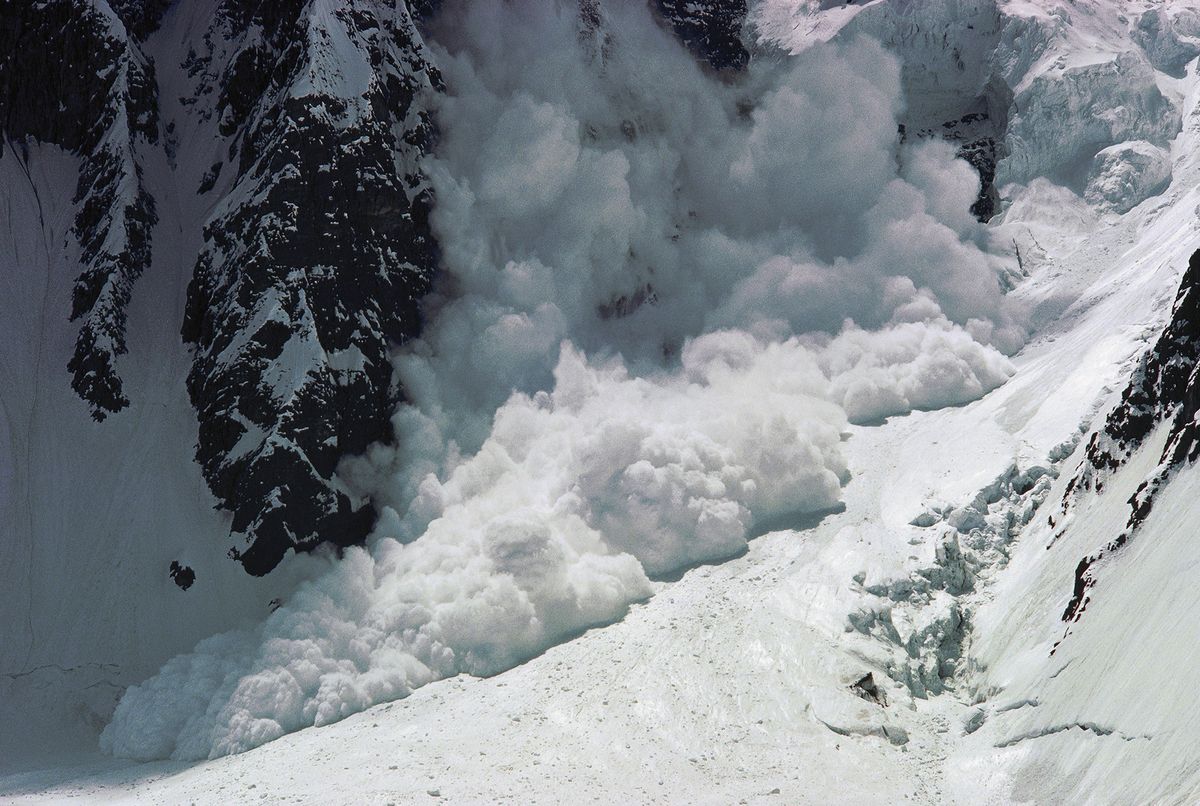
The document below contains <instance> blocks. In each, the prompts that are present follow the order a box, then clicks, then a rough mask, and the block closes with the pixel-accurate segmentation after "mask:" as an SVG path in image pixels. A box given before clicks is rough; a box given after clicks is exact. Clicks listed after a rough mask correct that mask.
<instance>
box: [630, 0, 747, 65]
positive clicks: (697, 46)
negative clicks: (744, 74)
mask: <svg viewBox="0 0 1200 806" xmlns="http://www.w3.org/2000/svg"><path fill="white" fill-rule="evenodd" d="M653 5H654V8H655V9H656V10H657V11H658V13H659V14H660V15H661V16H662V18H663V19H664V20H666V21H667V22H668V23H670V25H671V27H672V28H673V29H674V31H675V35H676V36H678V37H679V39H680V40H681V41H682V42H683V44H685V45H686V46H687V47H688V50H690V51H691V52H692V53H693V54H695V56H696V58H698V59H700V60H701V61H704V62H706V63H708V65H709V66H711V67H712V68H713V69H714V70H733V71H737V70H742V69H744V68H745V67H746V65H747V64H748V63H749V61H750V54H749V52H747V50H746V47H745V45H743V44H742V36H741V34H742V23H743V22H745V19H746V0H654V4H653Z"/></svg>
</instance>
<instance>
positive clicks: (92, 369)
mask: <svg viewBox="0 0 1200 806" xmlns="http://www.w3.org/2000/svg"><path fill="white" fill-rule="evenodd" d="M163 5H164V4H163V3H162V2H160V0H153V2H134V0H127V2H122V3H115V4H114V5H112V6H110V5H109V4H108V3H106V2H104V0H87V1H86V2H84V1H81V0H52V1H51V2H48V3H38V4H34V3H17V4H15V8H9V9H6V11H5V25H3V26H0V121H2V125H3V131H4V140H5V143H6V144H7V147H9V148H23V147H24V145H25V144H26V143H28V142H40V143H48V144H53V145H57V146H60V147H61V148H63V149H65V150H67V151H70V152H73V153H75V154H77V155H78V156H79V159H80V163H79V164H80V170H79V181H78V184H77V185H76V188H75V194H74V199H73V201H74V203H75V205H76V214H75V223H74V228H73V233H72V234H73V235H74V237H75V239H76V241H77V244H78V250H79V251H78V260H79V265H80V272H79V276H78V278H77V279H76V281H75V287H74V291H73V294H72V300H71V320H72V321H73V322H78V323H79V335H78V338H77V341H76V346H75V352H74V355H73V356H72V357H71V360H70V362H69V365H68V367H69V369H70V372H71V376H72V378H71V385H72V386H73V387H74V389H75V391H76V392H78V393H79V395H80V397H82V398H83V399H84V400H85V401H86V402H87V403H88V405H89V407H90V408H91V411H92V416H93V417H94V418H95V419H97V420H103V419H104V418H105V417H106V416H107V415H108V414H111V413H113V412H116V411H120V410H121V409H122V408H124V407H125V406H127V405H128V404H129V401H128V399H127V398H126V396H125V393H124V391H123V389H122V384H121V379H120V376H119V375H118V374H117V370H116V359H117V356H120V355H122V354H123V353H125V352H126V351H127V349H128V347H127V345H126V341H125V331H126V318H127V314H126V309H127V306H128V304H129V298H130V294H131V292H132V289H133V284H134V283H135V282H136V281H137V279H138V277H139V276H140V275H141V274H142V272H143V271H144V270H145V269H146V268H147V266H148V265H149V263H150V249H151V243H150V240H151V238H150V235H151V229H152V228H153V227H154V224H155V223H156V221H157V214H156V212H155V203H154V199H153V198H152V197H151V195H150V193H149V192H148V191H147V190H146V187H145V184H144V181H143V175H142V174H143V167H142V163H141V159H142V156H141V152H142V151H143V149H146V148H149V147H152V146H154V145H155V144H157V143H158V141H159V131H158V116H157V99H156V85H155V79H154V66H153V64H152V63H151V62H150V61H149V60H148V59H147V58H146V56H145V55H144V54H143V53H142V51H141V48H140V37H141V36H142V35H144V34H145V33H146V32H147V31H149V30H150V29H152V28H153V27H154V25H155V24H156V22H157V19H158V17H159V15H160V14H161V13H162V7H163ZM10 14H11V15H12V16H9V15H10ZM0 147H2V146H0Z"/></svg>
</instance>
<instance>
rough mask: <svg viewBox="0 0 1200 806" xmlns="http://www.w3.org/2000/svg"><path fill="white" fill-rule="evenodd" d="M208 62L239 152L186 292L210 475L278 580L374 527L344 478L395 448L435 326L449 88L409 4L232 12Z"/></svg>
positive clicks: (214, 180) (198, 68)
mask: <svg viewBox="0 0 1200 806" xmlns="http://www.w3.org/2000/svg"><path fill="white" fill-rule="evenodd" d="M230 43H233V46H232V47H230ZM201 48H202V49H200V50H192V51H190V52H189V54H188V64H189V72H190V74H191V77H192V78H193V80H194V81H195V95H194V96H193V97H199V98H203V97H205V96H206V95H210V94H211V95H212V96H214V97H215V99H216V100H215V104H214V105H213V106H212V107H211V108H207V107H204V106H199V107H198V112H196V114H198V115H201V116H204V117H208V118H210V119H212V120H214V121H215V122H216V127H217V131H218V132H219V134H220V136H221V137H223V138H224V139H225V141H226V142H227V143H228V150H227V152H226V155H225V161H218V162H216V163H214V164H213V165H212V166H211V167H210V168H209V171H208V173H207V174H206V177H205V179H204V183H205V185H207V186H209V187H212V186H215V185H217V184H218V183H219V184H220V186H221V187H223V188H225V191H224V193H223V195H222V196H221V198H220V200H219V201H218V202H217V203H216V206H215V208H214V212H213V215H212V217H211V218H210V219H209V221H208V222H207V223H206V224H205V228H204V247H203V249H202V251H201V253H200V256H199V259H198V260H197V263H196V270H195V274H194V276H193V279H192V281H191V283H190V285H189V287H188V304H187V313H186V318H185V320H184V322H183V328H182V333H183V337H184V338H185V340H186V341H188V342H189V343H191V344H193V345H195V347H196V353H195V363H194V365H193V367H192V371H191V373H190V374H189V376H188V389H189V391H190V392H191V396H192V401H193V403H194V404H195V406H196V410H197V412H198V416H199V421H200V442H199V446H198V449H197V460H198V461H199V462H200V464H201V466H202V467H203V468H204V474H205V478H206V479H207V480H208V482H209V485H210V486H211V488H212V490H213V492H214V493H215V494H216V495H217V497H218V498H219V499H220V501H221V503H222V505H223V506H224V507H226V508H227V509H229V510H231V511H232V512H233V514H234V518H233V529H234V531H235V532H237V533H240V534H242V535H244V538H245V542H246V544H247V547H246V548H245V549H240V548H235V549H234V550H233V551H232V552H231V554H232V556H234V557H235V558H237V559H239V560H241V562H242V563H243V565H245V567H246V569H247V570H248V571H249V572H250V573H252V574H264V573H266V572H268V571H270V570H271V569H272V568H274V567H275V566H276V565H277V564H278V563H279V561H280V560H281V559H282V558H283V556H284V554H285V553H286V552H287V551H288V550H289V549H298V550H304V549H309V548H312V547H314V546H315V545H317V544H319V543H320V542H322V541H330V542H333V543H335V544H337V545H349V544H352V543H356V542H359V541H360V540H361V539H362V538H363V536H364V535H365V534H366V531H367V529H368V528H369V527H370V524H371V521H372V516H371V514H370V510H369V509H367V510H363V509H361V508H360V507H358V506H357V505H356V503H354V502H352V501H351V500H350V498H349V497H348V496H347V494H346V492H345V491H344V490H343V489H342V488H340V486H339V485H338V483H337V482H336V481H335V478H334V476H335V468H336V465H337V461H338V459H339V458H340V457H341V456H343V455H346V454H348V453H359V452H361V451H362V450H364V449H365V448H366V447H367V445H369V444H370V443H371V442H374V441H387V440H388V439H389V428H388V418H389V416H390V414H391V412H392V410H393V409H394V408H395V405H396V403H397V401H398V399H399V396H400V390H399V388H398V386H397V384H396V382H395V381H394V380H393V379H392V368H391V365H390V364H389V363H388V350H389V348H390V347H392V346H394V345H396V344H399V343H401V342H403V341H405V340H406V339H408V338H409V337H411V336H413V335H414V334H415V333H416V332H417V331H418V329H419V327H420V314H419V301H420V299H421V297H422V296H423V295H424V294H425V292H426V291H427V290H428V288H429V283H430V280H431V278H432V275H433V271H434V267H435V263H436V260H437V251H436V248H435V245H434V242H433V239H432V236H431V235H430V233H429V228H428V222H427V216H428V210H429V205H430V198H429V192H428V190H426V188H425V187H424V182H423V179H422V178H421V176H420V173H419V171H418V169H417V162H418V160H419V159H420V158H421V156H422V155H423V154H424V153H425V152H426V151H427V150H428V148H429V146H430V144H431V142H432V136H433V125H432V120H431V118H430V115H429V112H428V110H427V108H426V106H425V104H426V102H427V100H426V96H427V94H428V93H431V92H434V91H436V87H437V85H438V82H439V79H438V76H437V72H436V70H435V69H433V68H432V67H431V65H429V63H428V62H427V61H426V59H425V57H424V54H423V48H422V44H421V39H420V35H419V34H418V33H417V30H416V26H415V24H414V22H413V19H412V16H411V15H410V14H409V12H408V10H407V9H406V8H405V7H404V6H403V5H400V6H398V7H397V6H391V5H388V4H382V3H378V4H377V3H362V4H358V5H343V4H338V3H324V2H294V3H279V4H271V5H270V6H259V5H256V4H244V3H238V2H226V3H223V4H222V5H221V6H220V7H219V8H218V9H217V11H216V13H215V15H214V17H213V22H212V24H211V26H210V28H209V29H208V31H207V32H206V33H205V34H204V36H203V39H202V42H201ZM193 108H197V107H193ZM204 189H205V188H204V187H202V188H201V190H204Z"/></svg>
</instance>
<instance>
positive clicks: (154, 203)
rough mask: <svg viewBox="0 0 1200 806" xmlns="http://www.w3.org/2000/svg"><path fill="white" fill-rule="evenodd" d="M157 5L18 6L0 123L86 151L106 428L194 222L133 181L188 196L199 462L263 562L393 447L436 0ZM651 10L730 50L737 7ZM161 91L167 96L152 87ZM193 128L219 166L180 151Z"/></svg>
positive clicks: (351, 521) (717, 54) (86, 375)
mask: <svg viewBox="0 0 1200 806" xmlns="http://www.w3.org/2000/svg"><path fill="white" fill-rule="evenodd" d="M167 5H168V4H167V3H166V2H165V1H164V0H153V1H152V2H135V1H134V0H129V1H128V2H122V3H112V4H111V5H110V4H109V3H106V2H105V0H91V1H90V2H73V1H71V0H60V1H58V2H51V3H46V4H22V5H21V6H20V8H19V14H18V15H17V17H16V18H15V22H16V24H15V25H6V26H5V27H4V30H3V32H0V44H2V45H3V46H4V49H5V52H4V56H3V57H0V58H2V59H3V62H0V82H2V84H0V88H2V90H0V117H2V119H3V121H4V131H5V135H6V142H7V143H8V147H10V148H11V147H15V148H25V147H26V144H28V143H33V142H38V143H47V144H54V145H57V146H60V147H62V148H63V149H65V150H67V151H69V152H72V153H75V154H78V155H80V157H81V161H80V168H79V177H78V182H77V184H76V186H75V188H74V195H73V198H72V201H73V203H74V204H75V205H76V212H75V221H74V226H73V228H72V231H71V241H72V248H73V249H77V250H78V262H79V265H80V273H79V276H78V279H77V280H76V282H75V285H74V289H73V293H72V307H71V314H70V317H71V320H72V321H73V322H76V323H77V326H78V336H77V340H76V346H75V350H74V353H73V355H72V357H71V359H70V362H69V370H70V372H71V384H72V386H73V388H74V389H75V391H76V392H77V393H78V394H79V395H80V397H82V398H83V399H84V400H85V401H86V402H87V404H88V405H89V408H90V410H91V412H92V416H93V417H94V418H95V419H96V420H98V421H99V420H103V419H104V418H105V417H106V416H108V415H110V414H112V413H114V412H118V411H121V410H122V409H124V408H126V407H128V405H129V398H128V396H127V393H126V391H125V387H124V384H123V381H122V375H121V366H120V365H121V362H120V357H121V356H123V355H125V354H126V353H128V352H129V351H130V349H131V347H132V349H133V350H134V351H136V350H137V345H130V344H128V343H127V339H126V329H127V328H126V321H127V309H128V306H129V303H130V298H131V295H132V292H133V288H134V285H135V283H137V281H138V279H139V277H141V275H142V274H143V273H144V272H145V271H146V270H147V269H148V267H149V265H150V262H151V257H152V253H153V250H154V249H155V243H154V231H155V227H156V225H157V224H158V223H159V220H160V217H161V216H164V215H166V216H168V218H170V220H169V221H165V222H164V224H165V225H166V226H167V227H168V228H171V229H175V228H177V229H179V230H195V228H196V227H197V225H198V224H199V223H201V222H197V221H195V220H176V219H177V214H175V213H174V212H173V211H163V210H162V209H161V208H162V207H163V205H162V203H161V200H156V199H155V197H154V195H153V194H152V192H151V190H150V189H149V188H148V186H147V181H146V174H147V172H148V171H151V170H159V171H161V170H162V169H163V167H165V169H166V171H167V175H166V177H162V178H160V182H161V181H165V182H167V183H168V184H171V185H174V186H181V187H179V192H181V193H183V194H185V195H187V194H194V195H195V196H196V197H197V198H199V199H202V200H203V202H204V206H205V208H206V209H207V210H208V213H207V217H206V219H205V220H204V221H203V222H202V224H203V226H202V227H201V229H200V235H199V237H200V244H201V245H200V248H199V253H198V255H196V256H195V257H194V261H195V263H194V267H193V269H192V270H191V280H190V282H189V283H188V286H187V306H186V311H185V315H184V319H183V321H182V322H181V323H180V331H181V334H182V338H183V339H184V341H185V342H186V343H188V344H189V345H192V347H193V350H194V352H193V356H194V358H193V364H192V367H191V370H190V372H189V373H188V390H189V393H190V396H191V400H192V403H193V406H194V407H195V410H196V415H197V420H198V422H199V427H200V431H199V438H198V444H197V448H196V460H197V462H198V463H199V464H200V466H201V468H202V469H203V473H204V478H205V479H206V481H207V482H208V485H209V488H210V489H211V490H212V492H213V494H214V495H215V496H216V497H217V499H218V502H219V504H220V506H221V507H222V508H224V509H226V510H228V511H229V512H231V513H232V515H233V520H232V524H231V528H232V531H233V533H234V534H235V545H234V546H233V547H232V548H231V550H230V555H231V556H232V557H234V558H235V559H237V560H239V561H241V563H242V564H243V565H244V566H245V568H246V570H247V571H249V572H250V573H252V574H255V575H261V574H265V573H267V572H268V571H270V570H271V569H272V568H274V567H275V566H276V565H278V563H279V562H280V560H281V559H282V558H283V557H284V555H285V554H286V553H287V552H288V551H289V550H292V549H295V550H308V549H312V548H314V547H315V546H317V545H320V544H322V543H333V544H335V545H339V546H345V545H351V544H354V543H358V542H360V541H361V540H362V539H363V537H364V536H365V535H366V533H367V531H368V529H369V528H370V526H371V523H372V521H373V518H374V515H373V512H372V511H371V509H370V508H369V507H367V506H364V504H363V502H361V501H359V500H356V499H354V498H353V497H352V496H351V495H350V494H349V493H348V491H347V490H346V489H345V487H344V486H343V485H342V484H341V483H340V482H339V481H338V480H337V478H336V466H337V463H338V461H339V460H340V458H341V457H343V456H346V455H350V454H356V453H360V452H362V451H363V450H364V449H365V448H366V447H367V446H368V445H370V444H371V443H373V442H387V441H389V440H390V439H391V429H390V425H389V418H390V416H391V413H392V412H393V411H394V409H395V406H396V404H397V402H398V401H399V400H400V398H401V395H402V390H401V389H400V388H399V386H398V384H397V382H396V380H395V379H394V378H393V371H392V367H391V365H390V364H389V362H388V353H389V350H390V349H392V348H393V347H394V346H396V345H398V344H401V343H403V342H404V341H406V340H407V339H409V338H411V337H413V336H414V335H416V334H417V333H418V332H419V330H420V322H421V317H420V304H419V303H420V300H421V298H422V297H423V296H424V295H425V293H426V292H427V291H428V290H429V288H430V283H431V280H432V277H433V274H434V271H435V268H436V263H437V246H436V244H435V243H434V240H433V237H432V235H431V233H430V230H429V224H428V213H429V209H430V206H431V201H432V200H431V196H430V192H429V190H428V188H427V187H426V184H425V181H424V179H423V178H422V177H421V175H420V171H419V168H418V163H419V161H420V159H421V157H422V156H423V155H424V154H426V153H427V152H428V150H429V149H430V147H431V146H432V143H433V141H434V136H435V129H434V124H433V119H432V115H431V106H430V105H431V102H432V98H433V96H434V95H435V94H436V93H437V92H438V90H439V87H440V77H439V75H438V72H437V69H436V67H434V66H433V65H432V64H430V62H429V60H428V57H427V55H426V51H425V48H424V46H423V43H422V40H421V34H420V33H419V32H418V29H417V25H416V20H417V19H420V18H421V17H428V16H430V15H432V14H433V13H434V12H435V11H436V10H437V9H436V7H437V5H438V4H437V3H433V2H424V3H417V4H415V5H414V6H413V10H411V11H410V9H409V7H408V6H407V5H406V4H404V3H398V4H393V3H385V2H357V3H352V4H343V3H333V2H327V1H326V0H307V1H302V0H293V1H290V2H284V3H272V4H269V5H266V6H263V5H261V4H256V3H247V2H242V0H223V1H222V2H219V3H216V4H214V5H212V6H211V7H209V8H201V9H196V8H193V9H189V10H187V11H186V12H185V11H184V10H181V9H175V10H173V11H172V19H174V18H177V17H183V16H188V15H190V19H191V21H190V22H189V23H188V25H186V26H185V27H184V30H182V31H179V32H176V31H175V30H174V28H178V27H180V26H179V25H178V24H174V23H173V26H174V28H173V30H172V31H171V32H170V34H171V35H174V34H175V33H178V34H179V36H178V37H176V41H171V42H168V41H166V40H167V38H168V34H167V33H159V34H158V35H157V36H153V35H154V32H155V31H156V30H157V29H158V27H159V24H160V21H161V19H162V17H163V14H164V12H165V10H166V8H167ZM658 7H659V8H658V10H659V13H660V14H661V15H662V18H663V21H664V24H667V25H669V26H670V27H672V28H673V29H674V30H675V31H676V32H677V33H678V35H679V36H680V38H681V39H682V40H683V41H684V42H685V43H687V44H688V46H689V47H691V48H692V49H693V50H694V52H695V53H696V55H697V57H698V58H700V59H702V60H705V61H707V62H708V63H709V64H711V65H712V66H713V68H714V69H718V70H725V69H740V68H742V67H744V66H745V64H746V62H747V60H748V54H747V52H746V50H745V48H744V47H743V46H742V44H741V40H740V38H739V34H740V28H741V24H742V21H743V19H744V17H745V13H746V8H745V4H744V3H734V4H725V3H708V4H704V3H701V4H696V3H686V4H684V3H672V2H666V1H665V0H664V1H663V2H660V3H659V4H658ZM581 13H582V14H584V15H585V16H586V15H587V13H588V10H587V4H584V5H583V6H581ZM152 36H153V39H154V41H153V42H150V43H149V45H147V42H146V40H147V38H148V37H152ZM34 42H36V43H38V49H37V50H38V51H39V54H38V56H37V57H31V56H29V53H30V51H31V48H30V47H29V43H34ZM156 62H157V64H156ZM156 67H157V69H158V70H159V71H160V72H161V71H165V72H166V73H167V74H169V75H170V76H172V77H173V79H172V80H171V81H169V82H166V83H164V81H159V79H158V77H156ZM168 83H169V85H170V90H169V92H171V93H175V94H176V95H177V96H178V97H162V98H160V92H165V91H167V89H166V87H167V84H168ZM185 132H191V133H193V134H192V138H191V140H192V142H196V141H204V140H206V139H207V141H208V142H207V143H206V144H205V145H204V147H203V148H202V149H200V150H199V151H203V153H205V154H211V155H212V160H211V162H209V161H207V160H205V161H204V162H203V163H202V164H200V163H197V160H198V159H200V157H199V156H198V155H197V154H192V153H186V154H181V153H179V148H180V145H179V141H180V137H181V136H182V135H183V134H184V133H185ZM197 132H203V133H204V136H197V135H196V134H195V133H197ZM151 166H153V167H151ZM198 167H200V168H202V170H203V175H202V176H199V177H197V176H196V175H195V174H196V171H197V168H198ZM178 258H179V259H183V260H187V259H189V256H187V255H182V256H178ZM131 360H134V361H136V360H139V357H137V356H134V357H133V358H132V359H131Z"/></svg>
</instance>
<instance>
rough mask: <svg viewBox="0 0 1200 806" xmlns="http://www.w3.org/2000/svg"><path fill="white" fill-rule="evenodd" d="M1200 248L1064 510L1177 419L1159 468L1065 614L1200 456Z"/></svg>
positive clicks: (1078, 581)
mask: <svg viewBox="0 0 1200 806" xmlns="http://www.w3.org/2000/svg"><path fill="white" fill-rule="evenodd" d="M1198 364H1200V250H1197V251H1196V252H1195V253H1193V254H1192V257H1191V260H1190V261H1189V263H1188V268H1187V271H1186V272H1185V273H1184V275H1183V279H1182V281H1181V282H1180V284H1179V292H1178V294H1177V295H1176V297H1175V305H1174V308H1173V309H1172V311H1171V321H1170V323H1169V324H1168V325H1167V327H1166V328H1165V329H1164V330H1163V332H1162V335H1160V336H1159V338H1158V341H1156V342H1155V344H1154V346H1153V347H1152V348H1151V349H1150V350H1149V351H1148V352H1147V353H1146V355H1145V356H1144V357H1143V358H1142V360H1141V363H1140V364H1139V366H1138V368H1137V369H1136V370H1135V371H1134V373H1133V377H1132V378H1131V379H1130V381H1129V385H1128V386H1127V387H1126V389H1125V392H1124V393H1123V394H1122V396H1121V402H1120V403H1119V404H1118V405H1117V406H1116V408H1114V409H1113V410H1112V412H1111V413H1110V414H1109V415H1108V418H1107V420H1106V421H1105V423H1104V428H1103V429H1101V430H1100V431H1098V432H1096V433H1095V434H1093V435H1092V438H1091V441H1090V442H1089V443H1088V446H1087V457H1086V459H1085V460H1084V462H1083V465H1082V466H1081V467H1080V470H1079V472H1078V474H1077V475H1076V476H1075V478H1073V479H1072V480H1071V483H1070V484H1069V485H1068V487H1067V491H1066V495H1065V496H1064V499H1063V509H1064V511H1065V510H1066V509H1067V508H1069V506H1070V505H1071V503H1072V501H1073V500H1074V498H1075V497H1077V496H1078V495H1079V494H1080V493H1081V492H1082V491H1084V490H1094V491H1096V492H1100V491H1101V490H1102V489H1103V488H1104V483H1105V481H1106V479H1107V478H1108V477H1109V476H1110V475H1111V474H1112V473H1113V472H1114V471H1116V470H1117V469H1118V468H1120V467H1122V466H1123V465H1124V464H1125V463H1126V462H1127V461H1129V458H1130V457H1131V456H1132V455H1133V453H1134V452H1135V451H1137V450H1138V449H1139V448H1141V447H1142V445H1143V444H1144V443H1145V441H1146V439H1147V438H1148V437H1149V436H1150V434H1151V433H1152V432H1153V431H1154V430H1155V429H1156V428H1157V427H1158V426H1159V425H1160V424H1163V423H1169V424H1170V430H1169V432H1168V436H1167V441H1166V445H1165V446H1164V447H1163V451H1162V455H1161V456H1160V457H1159V464H1158V467H1157V468H1155V470H1154V472H1153V473H1151V474H1150V476H1149V477H1148V478H1147V479H1146V480H1145V481H1143V482H1142V484H1141V486H1139V487H1138V489H1137V492H1136V493H1135V494H1134V495H1133V497H1132V498H1130V499H1129V506H1130V513H1129V519H1128V521H1127V522H1126V525H1125V529H1124V531H1122V532H1121V534H1120V535H1118V536H1117V537H1115V538H1114V539H1113V540H1112V541H1110V542H1109V543H1108V544H1106V545H1105V546H1104V547H1103V548H1101V549H1100V550H1099V551H1097V552H1096V553H1095V554H1092V555H1089V556H1087V557H1084V558H1083V559H1081V560H1080V561H1079V565H1078V566H1077V567H1076V569H1075V585H1074V591H1073V593H1072V597H1071V601H1070V602H1069V603H1068V605H1067V608H1066V610H1065V611H1063V621H1067V622H1070V621H1075V620H1077V619H1078V618H1079V617H1080V616H1081V615H1082V613H1083V611H1084V609H1085V608H1086V607H1087V601H1088V590H1089V589H1090V588H1091V586H1092V585H1093V584H1094V582H1095V577H1094V573H1093V566H1094V565H1095V563H1096V562H1097V561H1098V560H1100V559H1101V558H1102V557H1104V556H1105V555H1107V554H1109V553H1111V552H1114V551H1116V550H1118V549H1120V548H1121V547H1122V546H1124V545H1125V544H1126V543H1128V542H1129V540H1130V539H1131V538H1132V537H1133V536H1134V534H1135V533H1136V531H1137V529H1138V527H1139V526H1141V525H1142V523H1143V522H1144V521H1145V520H1146V516H1147V515H1149V514H1150V511H1151V509H1152V508H1153V506H1154V501H1155V498H1156V496H1157V495H1158V492H1159V491H1160V490H1161V489H1162V488H1163V487H1164V486H1165V485H1166V484H1167V482H1169V481H1170V479H1171V477H1172V476H1173V475H1174V473H1175V471H1176V470H1177V469H1178V468H1179V467H1181V466H1182V465H1184V464H1190V463H1192V462H1195V461H1196V458H1197V457H1198V456H1200V439H1198V437H1200V423H1198V422H1197V420H1196V416H1197V414H1198V413H1200V377H1198V372H1197V368H1198Z"/></svg>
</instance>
